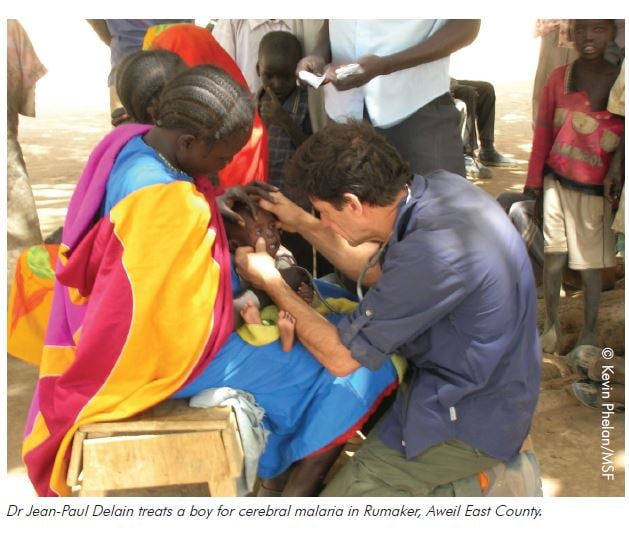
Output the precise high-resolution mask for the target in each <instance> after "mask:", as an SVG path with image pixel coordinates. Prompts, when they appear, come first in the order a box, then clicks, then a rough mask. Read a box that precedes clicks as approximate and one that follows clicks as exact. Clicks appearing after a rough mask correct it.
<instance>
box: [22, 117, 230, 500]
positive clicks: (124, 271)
mask: <svg viewBox="0 0 629 544" xmlns="http://www.w3.org/2000/svg"><path fill="white" fill-rule="evenodd" d="M149 129H150V127H149V126H143V125H125V126H121V127H119V128H117V129H116V130H114V131H113V132H111V133H110V134H109V135H108V136H106V137H105V138H104V139H103V141H102V142H101V143H100V144H99V145H98V146H97V147H96V148H95V150H94V151H93V152H92V154H91V156H90V158H89V160H88V163H87V165H86V167H85V170H84V171H83V174H82V175H81V178H80V179H79V182H78V184H77V187H76V190H75V192H74V194H73V196H72V199H71V201H70V205H69V209H68V216H67V218H66V222H65V225H64V231H63V238H62V244H61V248H60V253H59V262H58V264H57V271H56V276H57V281H56V282H55V286H54V295H53V303H52V310H51V318H50V323H49V326H48V329H47V333H46V339H45V345H44V348H43V354H42V360H41V365H40V375H39V380H38V383H37V386H36V389H35V393H34V396H33V401H32V404H31V408H30V412H29V415H28V418H27V425H26V430H25V439H24V444H23V456H24V461H25V463H26V466H27V469H28V473H29V476H30V478H31V481H32V482H33V485H34V486H35V489H36V491H37V493H38V494H39V495H48V496H54V495H67V494H69V492H70V489H69V488H68V487H67V485H66V483H65V476H66V472H67V463H68V460H69V446H70V443H71V440H72V437H73V435H74V432H75V430H76V429H77V428H78V427H79V426H80V425H82V424H86V423H94V422H99V421H113V420H119V419H123V418H127V417H129V416H132V415H134V414H137V413H138V412H141V411H143V410H145V409H147V408H149V407H151V406H153V405H155V404H157V403H158V402H160V401H162V400H164V399H166V398H168V397H170V396H171V395H172V394H173V393H175V392H176V391H177V390H178V389H180V388H181V387H182V386H183V385H185V384H186V383H188V382H189V381H191V380H193V379H194V378H195V377H196V376H197V375H198V374H199V372H200V371H201V370H202V369H203V367H204V366H205V365H207V363H208V362H209V361H210V360H212V358H213V357H214V355H215V354H216V352H217V351H218V349H219V348H220V347H221V346H222V345H223V344H224V342H225V340H226V339H227V337H228V336H229V334H230V333H231V331H232V327H233V324H232V304H233V303H232V297H231V282H230V266H229V253H228V250H227V243H226V240H225V232H224V228H223V225H222V221H221V220H220V218H219V214H218V210H217V207H216V204H215V203H214V202H210V205H209V206H208V203H207V202H206V200H205V199H204V198H203V196H202V195H201V194H200V193H199V192H198V191H197V190H196V189H195V187H194V185H193V184H192V183H190V182H188V181H181V182H178V181H175V182H171V183H164V184H157V185H150V186H147V187H143V188H141V189H139V190H136V191H135V192H133V193H131V194H129V195H128V196H127V197H125V198H124V199H122V200H121V201H120V202H118V203H117V204H116V205H115V206H114V207H113V208H112V209H111V211H110V213H109V214H107V215H106V216H104V217H102V218H100V219H98V215H99V210H100V207H101V202H102V200H103V196H104V192H105V186H106V183H107V180H108V176H109V173H110V171H111V169H112V166H113V163H114V161H115V159H116V156H117V154H118V152H119V151H120V149H122V147H124V145H125V144H126V143H127V142H128V141H129V140H130V139H131V138H133V137H134V136H137V135H140V134H143V133H145V132H147V131H148V130H149ZM147 248H150V251H147ZM183 339H185V340H183Z"/></svg>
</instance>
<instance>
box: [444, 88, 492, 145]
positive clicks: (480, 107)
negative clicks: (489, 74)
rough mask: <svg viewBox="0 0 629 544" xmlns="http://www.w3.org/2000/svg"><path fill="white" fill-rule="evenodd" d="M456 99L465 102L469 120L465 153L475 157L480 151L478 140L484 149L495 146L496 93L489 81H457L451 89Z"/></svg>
mask: <svg viewBox="0 0 629 544" xmlns="http://www.w3.org/2000/svg"><path fill="white" fill-rule="evenodd" d="M450 91H451V92H452V95H453V96H454V98H458V99H459V100H462V101H463V102H465V106H466V108H467V119H466V121H465V132H464V137H463V151H464V153H465V154H466V155H473V154H474V151H476V150H477V149H478V139H479V138H480V144H481V147H482V148H491V147H493V145H494V125H495V122H496V92H495V91H494V86H493V85H492V84H491V83H488V82H487V81H469V80H456V83H454V84H453V85H452V88H451V89H450Z"/></svg>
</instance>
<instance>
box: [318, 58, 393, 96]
mask: <svg viewBox="0 0 629 544" xmlns="http://www.w3.org/2000/svg"><path fill="white" fill-rule="evenodd" d="M356 64H360V68H361V70H360V72H359V73H356V74H353V75H351V76H347V77H345V78H343V79H338V77H337V75H336V69H337V68H339V67H340V66H338V65H332V64H330V66H328V69H327V71H326V77H327V79H328V80H329V81H330V82H331V83H332V84H333V85H334V86H335V87H336V88H337V90H339V91H348V90H349V89H355V88H356V87H362V86H363V85H365V84H367V83H369V82H370V81H371V80H372V79H373V78H374V77H378V76H381V75H384V72H383V70H384V64H383V61H382V58H381V57H378V56H377V55H367V56H366V57H361V58H359V59H358V60H357V61H356Z"/></svg>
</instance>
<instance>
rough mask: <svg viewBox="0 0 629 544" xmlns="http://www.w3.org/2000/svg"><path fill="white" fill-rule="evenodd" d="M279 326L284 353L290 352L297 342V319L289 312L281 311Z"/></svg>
mask: <svg viewBox="0 0 629 544" xmlns="http://www.w3.org/2000/svg"><path fill="white" fill-rule="evenodd" d="M277 326H278V328H279V329H280V344H281V345H282V351H290V350H291V349H293V343H294V342H295V318H294V317H293V316H292V315H291V314H289V313H288V312H287V311H285V310H280V313H279V316H278V319H277Z"/></svg>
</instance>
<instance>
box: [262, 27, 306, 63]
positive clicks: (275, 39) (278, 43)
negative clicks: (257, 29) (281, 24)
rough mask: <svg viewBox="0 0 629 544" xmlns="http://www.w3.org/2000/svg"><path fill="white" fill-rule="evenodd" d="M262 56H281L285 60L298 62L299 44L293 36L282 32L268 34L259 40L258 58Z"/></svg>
mask: <svg viewBox="0 0 629 544" xmlns="http://www.w3.org/2000/svg"><path fill="white" fill-rule="evenodd" d="M262 55H282V56H283V57H285V58H287V59H294V60H295V64H297V62H299V60H300V59H301V57H302V56H303V55H302V49H301V43H300V42H299V40H298V39H297V37H296V36H295V35H294V34H291V33H290V32H286V31H284V30H274V31H273V32H268V33H267V34H265V35H264V36H263V37H262V40H260V46H259V48H258V58H260V57H261V56H262Z"/></svg>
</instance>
